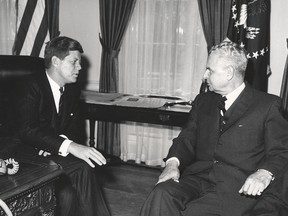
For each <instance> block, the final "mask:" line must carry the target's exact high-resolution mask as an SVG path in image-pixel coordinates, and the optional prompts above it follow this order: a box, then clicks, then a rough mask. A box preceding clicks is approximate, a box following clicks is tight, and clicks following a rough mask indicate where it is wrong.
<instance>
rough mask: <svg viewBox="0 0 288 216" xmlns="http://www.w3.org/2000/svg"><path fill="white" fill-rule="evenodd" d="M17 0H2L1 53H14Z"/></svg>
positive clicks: (0, 5)
mask: <svg viewBox="0 0 288 216" xmlns="http://www.w3.org/2000/svg"><path fill="white" fill-rule="evenodd" d="M15 4H16V0H9V1H7V0H0V55H12V47H13V43H14V39H15V34H16V7H15Z"/></svg>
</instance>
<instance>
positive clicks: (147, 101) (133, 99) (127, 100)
mask: <svg viewBox="0 0 288 216" xmlns="http://www.w3.org/2000/svg"><path fill="white" fill-rule="evenodd" d="M166 102H167V99H162V98H147V97H141V96H124V97H121V98H118V99H117V100H115V101H114V102H113V104H114V105H117V106H131V107H143V108H160V107H162V106H164V104H165V103H166Z"/></svg>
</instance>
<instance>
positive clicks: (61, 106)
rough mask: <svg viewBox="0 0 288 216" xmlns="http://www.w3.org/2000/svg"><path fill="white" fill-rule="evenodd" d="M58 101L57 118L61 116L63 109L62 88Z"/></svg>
mask: <svg viewBox="0 0 288 216" xmlns="http://www.w3.org/2000/svg"><path fill="white" fill-rule="evenodd" d="M59 91H60V99H59V110H58V116H60V115H61V114H62V109H63V93H64V87H60V89H59Z"/></svg>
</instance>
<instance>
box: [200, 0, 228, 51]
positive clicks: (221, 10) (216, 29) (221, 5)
mask: <svg viewBox="0 0 288 216" xmlns="http://www.w3.org/2000/svg"><path fill="white" fill-rule="evenodd" d="M198 4H199V11H200V15H201V21H202V26H203V29H204V34H205V38H206V42H207V49H208V50H210V48H211V47H212V46H214V45H216V44H218V43H220V42H221V41H223V40H224V39H225V38H226V33H227V29H228V24H229V15H230V9H231V0H213V1H211V0H198Z"/></svg>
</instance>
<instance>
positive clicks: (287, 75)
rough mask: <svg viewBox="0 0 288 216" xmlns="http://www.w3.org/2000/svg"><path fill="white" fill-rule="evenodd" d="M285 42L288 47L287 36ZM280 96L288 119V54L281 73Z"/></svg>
mask: <svg viewBox="0 0 288 216" xmlns="http://www.w3.org/2000/svg"><path fill="white" fill-rule="evenodd" d="M286 42H287V48H288V38H287V39H286ZM280 97H281V98H282V106H283V115H284V117H285V118H286V119H287V120H288V55H287V58H286V64H285V68H284V73H283V79H282V86H281V91H280Z"/></svg>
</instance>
